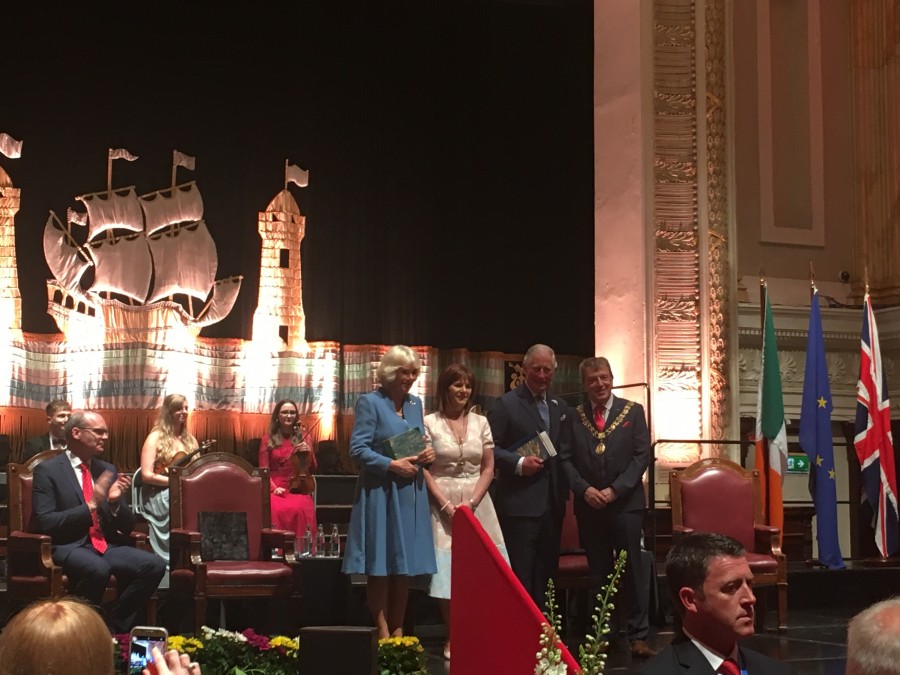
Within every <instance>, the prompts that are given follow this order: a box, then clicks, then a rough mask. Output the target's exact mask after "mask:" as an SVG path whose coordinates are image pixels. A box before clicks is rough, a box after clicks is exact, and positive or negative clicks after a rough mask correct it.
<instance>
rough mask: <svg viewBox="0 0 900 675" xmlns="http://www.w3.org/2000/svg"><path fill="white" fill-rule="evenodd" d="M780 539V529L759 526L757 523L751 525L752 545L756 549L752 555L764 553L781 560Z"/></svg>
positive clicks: (782, 555)
mask: <svg viewBox="0 0 900 675" xmlns="http://www.w3.org/2000/svg"><path fill="white" fill-rule="evenodd" d="M780 539H781V528H780V527H772V526H771V525H760V524H758V523H754V524H753V543H754V547H755V548H756V550H755V551H754V553H766V554H768V555H772V556H775V557H776V558H783V557H784V554H783V553H782V552H781V542H780V541H779V540H780Z"/></svg>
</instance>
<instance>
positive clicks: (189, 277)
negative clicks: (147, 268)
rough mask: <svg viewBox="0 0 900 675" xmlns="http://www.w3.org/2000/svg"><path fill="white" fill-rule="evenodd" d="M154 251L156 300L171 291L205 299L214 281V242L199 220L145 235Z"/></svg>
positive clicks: (151, 299)
mask: <svg viewBox="0 0 900 675" xmlns="http://www.w3.org/2000/svg"><path fill="white" fill-rule="evenodd" d="M147 241H148V243H149V244H150V251H151V252H152V253H153V271H154V273H155V280H154V282H153V293H151V294H150V297H148V298H147V302H148V303H149V302H156V301H157V300H162V299H163V298H165V297H166V296H169V295H172V294H174V293H185V294H187V295H192V296H194V297H195V298H199V299H200V300H206V298H207V296H208V295H209V290H210V288H212V285H213V284H214V283H215V281H216V270H217V269H218V258H217V256H216V244H215V242H214V241H213V239H212V237H211V236H210V234H209V230H208V229H206V223H204V222H203V221H202V220H201V221H199V222H196V223H193V224H191V225H182V226H181V227H173V228H172V229H170V230H166V231H164V232H160V233H159V234H155V235H153V236H152V237H148V238H147Z"/></svg>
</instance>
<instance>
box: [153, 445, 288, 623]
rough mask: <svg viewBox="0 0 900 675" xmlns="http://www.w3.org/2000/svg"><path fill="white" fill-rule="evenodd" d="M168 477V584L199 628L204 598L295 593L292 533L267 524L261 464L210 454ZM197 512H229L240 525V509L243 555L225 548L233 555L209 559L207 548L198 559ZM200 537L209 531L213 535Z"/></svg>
mask: <svg viewBox="0 0 900 675" xmlns="http://www.w3.org/2000/svg"><path fill="white" fill-rule="evenodd" d="M170 476H171V482H170V490H171V494H170V502H171V509H172V514H171V525H172V528H171V534H170V566H171V573H170V582H169V583H170V586H169V588H170V591H171V592H172V593H175V594H178V595H187V596H190V597H191V598H193V600H194V623H195V629H196V630H197V631H198V632H199V630H200V627H201V626H202V625H203V622H204V619H205V617H206V605H207V601H208V599H210V598H213V599H226V598H246V597H273V596H286V597H298V596H299V589H300V583H299V580H300V579H299V577H300V567H299V565H298V564H297V559H296V556H295V552H294V539H295V538H296V534H295V533H294V532H290V531H286V530H275V529H272V528H271V527H269V525H270V523H271V516H270V508H269V470H268V469H266V468H258V467H253V466H251V465H250V464H249V463H247V462H246V461H244V460H243V459H241V458H240V457H238V456H237V455H232V454H229V453H224V452H213V453H209V454H206V455H203V456H202V457H200V458H198V459H195V460H194V461H193V462H191V463H190V464H188V465H187V466H185V467H178V468H173V469H171V470H170ZM201 514H215V515H216V516H220V515H223V514H224V515H226V516H228V515H232V514H236V515H237V519H238V521H239V522H241V523H242V522H243V520H244V516H242V515H240V514H245V516H246V535H247V540H246V548H245V549H244V552H243V555H238V556H237V557H239V558H245V559H234V557H235V555H234V553H235V551H230V552H229V553H228V556H229V557H231V558H232V559H228V560H225V559H215V558H214V557H213V556H214V554H215V553H216V551H214V550H212V549H213V547H207V558H206V559H204V556H203V554H202V549H203V548H205V547H204V543H203V537H202V536H201V533H200V529H201V521H202V520H203V518H204V516H202V515H201ZM231 525H232V526H233V525H234V522H232V523H231ZM207 535H208V536H212V535H213V532H212V531H210V532H208V533H207ZM221 535H222V532H219V533H218V536H221ZM238 535H239V536H231V537H230V539H232V540H238V541H239V540H241V539H242V534H241V533H240V532H238ZM231 543H234V541H232V542H231ZM237 548H240V547H237ZM273 549H281V550H282V551H283V552H284V561H283V562H282V561H280V560H277V561H276V560H273V558H272V551H273Z"/></svg>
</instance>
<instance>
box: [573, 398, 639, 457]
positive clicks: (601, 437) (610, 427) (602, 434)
mask: <svg viewBox="0 0 900 675" xmlns="http://www.w3.org/2000/svg"><path fill="white" fill-rule="evenodd" d="M633 405H634V401H628V403H626V404H625V407H624V408H622V412H620V413H619V415H618V417H616V419H614V420H613V421H612V424H607V425H606V426H605V427H603V431H598V430H597V427H595V426H594V425H593V424H591V423H590V420H588V418H587V415H585V414H584V405H580V406H578V408H577V410H578V416H579V417H580V418H581V423H582V424H583V425H584V428H585V429H587V430H588V431H590V432H591V436H593V437H594V438H596V439H597V440H598V441H600V442H599V443H598V444H597V447H596V448H594V452H596V453H597V454H598V455H602V454H603V453H604V452H606V443H604V441H605V440H606V437H607V436H609V435H610V434H611V433H612V432H613V431H615V430H616V429H617V428H618V426H619V425H620V424H621V423H622V420H624V419H625V415H627V414H628V411H629V410H631V406H633Z"/></svg>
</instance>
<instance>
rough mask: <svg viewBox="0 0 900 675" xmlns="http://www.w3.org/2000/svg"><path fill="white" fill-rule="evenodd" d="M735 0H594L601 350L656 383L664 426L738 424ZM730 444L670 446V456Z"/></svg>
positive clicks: (677, 433) (684, 429) (666, 433)
mask: <svg viewBox="0 0 900 675" xmlns="http://www.w3.org/2000/svg"><path fill="white" fill-rule="evenodd" d="M728 7H729V3H728V1H727V0H653V1H652V2H651V3H643V2H641V3H637V2H620V1H619V0H596V1H595V4H594V8H595V12H594V22H595V36H596V39H595V45H596V47H595V49H596V51H595V127H594V128H595V144H596V148H597V153H596V156H597V160H596V170H595V181H596V191H597V194H596V202H597V211H596V225H595V228H596V231H597V241H598V243H597V245H596V303H595V306H596V317H597V318H596V324H597V328H596V335H597V338H596V349H597V353H599V354H604V355H606V356H608V357H609V358H610V359H611V361H612V363H613V366H614V368H616V366H617V365H618V364H622V368H621V369H620V370H615V371H614V372H615V373H616V380H617V382H618V383H622V384H624V383H633V382H640V381H647V382H648V383H649V390H650V391H649V394H650V397H651V403H652V409H653V426H654V436H655V438H657V439H662V438H668V439H710V438H714V439H715V438H729V437H733V436H734V435H735V434H736V433H737V429H736V427H737V420H736V415H735V414H734V410H735V406H734V405H733V404H732V402H731V400H730V397H731V388H730V387H729V382H731V381H732V379H733V378H734V377H736V376H737V369H736V367H735V365H734V363H735V360H734V357H733V355H732V350H733V345H734V344H735V343H736V339H735V336H736V328H735V326H736V319H735V316H736V315H735V309H734V307H733V305H734V302H733V288H734V287H735V285H736V284H735V281H734V271H733V270H734V265H733V253H732V246H731V241H732V240H733V236H732V232H731V228H732V224H731V222H730V219H729V217H728V214H729V208H730V206H729V195H728V185H729V178H728V176H729V173H728V162H729V160H728V155H729V147H730V146H729V145H728V131H727V128H726V127H727V124H728V117H727V101H728V87H727V68H726V61H727V54H728V45H727V36H728V30H727V26H728V17H727V16H726V10H727V8H728ZM612 227H614V228H615V237H614V238H612V237H609V236H608V235H609V232H610V229H609V228H612ZM611 240H614V242H615V243H614V245H613V244H610V241H611ZM621 370H625V371H626V372H624V373H623V372H621ZM642 376H644V377H642ZM623 395H626V396H629V397H631V398H639V396H637V395H636V392H634V391H631V390H626V391H625V392H623ZM718 452H719V449H718V448H711V447H710V446H703V449H702V450H701V448H700V447H699V446H697V445H695V444H684V445H683V446H677V447H676V446H674V445H667V446H660V447H659V449H658V457H659V458H660V459H661V460H662V462H663V463H684V462H690V461H693V460H694V459H697V458H699V457H700V455H701V453H702V454H703V455H707V454H710V453H713V454H718Z"/></svg>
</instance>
